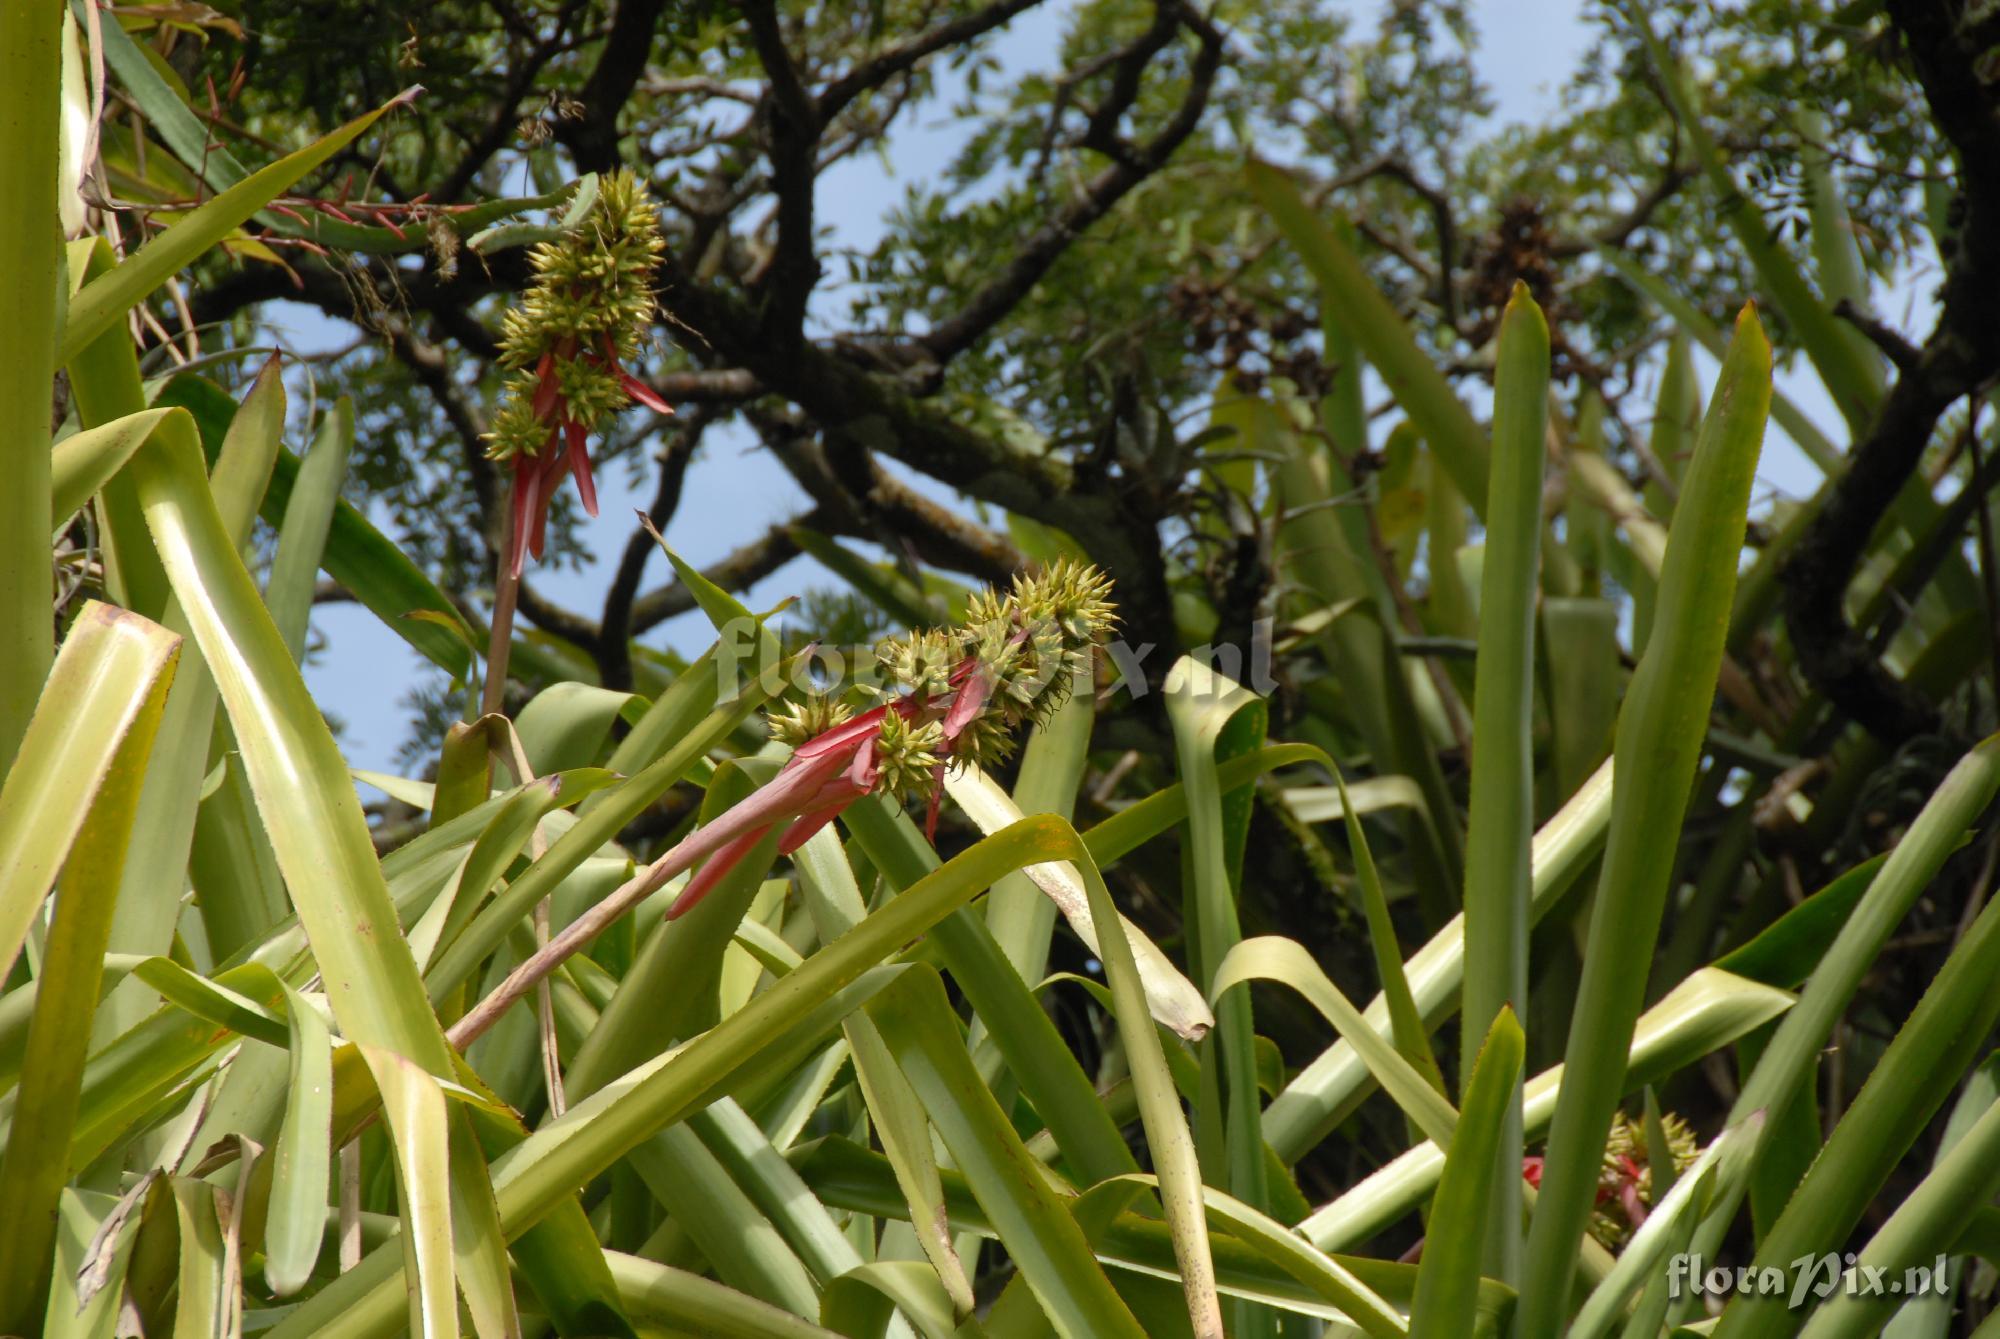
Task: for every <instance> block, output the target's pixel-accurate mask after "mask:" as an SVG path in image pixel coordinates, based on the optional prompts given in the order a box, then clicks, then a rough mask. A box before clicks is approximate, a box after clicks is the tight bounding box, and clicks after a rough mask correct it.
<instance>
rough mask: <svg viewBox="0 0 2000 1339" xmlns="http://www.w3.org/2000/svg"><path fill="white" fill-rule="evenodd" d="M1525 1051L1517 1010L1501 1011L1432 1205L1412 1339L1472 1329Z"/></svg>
mask: <svg viewBox="0 0 2000 1339" xmlns="http://www.w3.org/2000/svg"><path fill="white" fill-rule="evenodd" d="M1526 1048H1527V1039H1526V1038H1525V1037H1524V1036H1523V1035H1522V1032H1521V1025H1520V1024H1519V1023H1517V1022H1516V1021H1515V1020H1514V1011H1513V1010H1512V1009H1509V1008H1506V1007H1504V1006H1503V1007H1502V1008H1501V1010H1500V1013H1499V1014H1498V1016H1497V1017H1495V1018H1494V1020H1493V1026H1492V1028H1491V1029H1489V1030H1488V1032H1487V1034H1486V1044H1485V1045H1484V1046H1482V1047H1480V1048H1479V1058H1478V1061H1477V1063H1475V1065H1474V1066H1473V1070H1472V1074H1471V1082H1470V1083H1468V1084H1467V1085H1466V1088H1465V1112H1464V1118H1463V1119H1462V1120H1460V1122H1459V1125H1458V1129H1459V1137H1458V1139H1457V1141H1456V1142H1455V1143H1453V1145H1452V1147H1451V1150H1450V1151H1449V1152H1448V1153H1446V1155H1445V1162H1444V1175H1443V1176H1442V1177H1441V1178H1439V1180H1438V1188H1437V1198H1436V1199H1435V1200H1433V1201H1432V1203H1431V1216H1430V1230H1429V1232H1428V1233H1427V1234H1426V1235H1425V1237H1424V1258H1423V1263H1422V1264H1421V1265H1419V1266H1418V1268H1417V1298H1416V1304H1415V1305H1414V1306H1413V1307H1412V1308H1411V1310H1410V1334H1411V1336H1412V1339H1457V1337H1458V1336H1459V1335H1462V1334H1468V1333H1470V1332H1471V1330H1472V1318H1473V1316H1474V1314H1475V1313H1476V1311H1477V1308H1478V1300H1479V1277H1480V1268H1479V1266H1480V1261H1481V1259H1482V1258H1484V1256H1485V1254H1486V1251H1487V1236H1488V1234H1487V1229H1486V1224H1487V1216H1488V1214H1489V1213H1491V1212H1493V1207H1492V1201H1493V1180H1494V1172H1493V1168H1494V1159H1495V1157H1496V1155H1497V1153H1498V1152H1499V1149H1500V1146H1501V1136H1502V1134H1503V1132H1504V1131H1506V1129H1507V1108H1508V1107H1509V1106H1510V1105H1512V1104H1513V1103H1514V1102H1515V1101H1516V1100H1518V1099H1517V1097H1516V1094H1517V1093H1518V1092H1519V1091H1520V1082H1521V1060H1522V1057H1523V1055H1524V1054H1525V1052H1526ZM1510 1170H1511V1169H1510ZM1515 1175H1516V1177H1517V1178H1518V1175H1519V1173H1518V1170H1515Z"/></svg>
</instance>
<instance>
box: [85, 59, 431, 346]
mask: <svg viewBox="0 0 2000 1339" xmlns="http://www.w3.org/2000/svg"><path fill="white" fill-rule="evenodd" d="M409 96H410V95H409V94H398V95H397V96H396V97H394V98H392V99H390V100H389V101H388V102H385V103H384V104H382V105H381V106H380V107H377V108H376V109H375V110H374V111H372V112H368V113H366V114H364V115H361V116H357V117H356V118H354V119H353V120H352V121H349V122H348V123H347V124H346V125H344V126H342V127H341V128H340V129H338V130H336V131H334V132H333V133H332V134H330V135H326V136H323V137H322V138H320V139H318V140H316V141H314V142H313V143H312V144H310V145H308V146H307V147H306V148H303V149H300V150H299V151H298V152H297V153H293V154H288V155H286V156H285V157H283V158H280V159H279V160H278V161H277V162H275V163H272V164H271V165H270V166H269V167H266V168H263V169H261V170H259V171H257V172H254V173H252V174H251V175H250V176H248V177H245V178H244V179H243V180H242V181H240V182H238V183H237V184H236V185H234V186H231V187H230V188H229V189H228V190H226V191H224V192H222V193H221V194H220V195H218V196H216V197H215V198H214V199H212V200H210V201H208V202H207V203H206V204H203V205H201V206H199V207H198V208H196V209H195V210H193V211H192V212H191V213H189V214H188V215H187V216H186V217H185V218H183V219H181V220H180V221H179V222H177V223H175V224H173V226H171V227H169V228H168V229H167V230H166V231H165V232H162V233H161V234H159V236H157V237H155V238H153V240H152V241H150V242H148V243H147V244H146V245H145V246H142V247H140V248H139V249H138V250H137V251H135V252H133V253H132V255H130V256H129V257H127V258H126V259H125V260H123V261H121V262H120V263H119V264H118V266H117V267H116V268H114V269H113V270H112V271H111V272H110V273H109V274H106V275H104V276H103V277H102V278H98V279H93V280H91V281H90V282H89V283H87V284H85V285H84V286H83V288H82V290H81V291H80V292H78V293H77V295H76V296H75V297H73V298H71V299H70V303H69V319H68V322H67V324H65V325H64V326H63V332H62V339H61V342H60V343H59V344H58V346H57V349H56V363H57V365H58V366H68V364H69V361H70V359H72V358H74V357H75V356H76V355H77V354H78V353H79V352H80V351H82V350H83V348H84V347H85V346H87V345H88V344H89V343H90V342H91V341H92V340H94V339H96V338H97V337H98V336H99V335H101V334H103V333H104V332H105V331H107V330H109V329H110V328H111V327H112V325H113V324H115V323H116V322H117V321H118V320H119V319H120V318H122V317H123V316H124V315H125V313H126V312H128V311H130V310H131V309H132V308H133V307H135V306H137V305H138V304H139V303H140V302H142V301H144V300H145V298H146V296H147V294H149V293H151V292H152V291H153V290H154V289H156V288H158V287H159V286H160V285H161V284H163V283H165V282H166V281H167V280H168V279H170V278H172V277H173V275H174V274H176V273H177V272H178V271H179V270H180V269H181V268H182V267H184V266H186V265H188V264H190V263H192V262H193V261H194V260H195V259H196V258H197V257H199V256H200V255H201V254H202V253H203V252H205V251H207V250H208V249H209V248H210V247H212V246H214V245H216V244H217V243H218V242H220V241H221V240H222V239H223V238H225V237H227V236H228V235H229V234H230V233H232V232H234V231H235V230H236V229H237V228H238V227H240V226H241V225H242V224H243V223H244V221H245V220H247V219H249V218H250V216H251V215H253V214H255V213H256V212H257V211H258V210H260V209H262V208H263V207H264V206H265V205H267V204H269V203H270V202H271V201H272V200H275V199H276V198H277V197H278V196H280V195H282V194H284V192H285V191H286V190H287V189H289V188H290V187H291V186H292V185H294V184H295V183H297V182H298V181H299V180H300V179H301V178H303V177H304V176H305V175H306V174H307V173H309V172H311V171H312V170H313V169H314V168H316V167H318V166H320V165H321V164H322V163H324V162H326V161H327V160H328V159H329V158H332V157H333V156H334V155H335V154H337V153H339V152H340V151H341V150H342V149H344V148H346V147H347V146H348V145H349V144H352V143H353V142H354V141H355V140H356V139H357V138H359V137H360V135H361V134H362V132H364V131H366V130H367V129H368V127H370V126H372V125H374V124H375V122H377V121H378V120H380V119H381V118H382V117H383V115H384V114H386V113H387V112H389V111H391V110H392V109H394V108H396V107H399V106H401V105H402V104H403V103H404V102H405V101H407V100H408V98H409Z"/></svg>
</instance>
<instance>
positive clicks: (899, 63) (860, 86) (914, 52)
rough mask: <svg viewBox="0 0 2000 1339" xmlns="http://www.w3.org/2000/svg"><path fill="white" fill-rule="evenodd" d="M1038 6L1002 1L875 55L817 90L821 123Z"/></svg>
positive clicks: (1032, 0) (1026, 0)
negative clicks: (922, 63) (932, 59)
mask: <svg viewBox="0 0 2000 1339" xmlns="http://www.w3.org/2000/svg"><path fill="white" fill-rule="evenodd" d="M1040 3H1041V0H1002V2H1001V3H1000V4H996V5H988V6H987V7H986V8H985V9H981V10H976V11H974V12H973V13H970V14H967V15H964V16H963V17H960V18H956V19H952V20H950V21H948V22H945V23H940V24H937V25H935V26H934V27H930V28H926V29H925V30H924V31H923V32H920V33H918V34H917V35H916V36H915V37H912V38H910V39H909V40H908V41H906V42H900V43H898V44H897V45H895V46H892V47H890V48H889V49H888V50H886V51H881V52H877V53H876V54H875V55H873V56H871V57H869V58H868V59H867V60H865V61H863V62H861V63H860V64H859V65H856V66H855V67H854V68H853V69H851V70H849V71H848V72H847V73H846V74H843V75H842V76H840V78H838V79H835V80H834V81H833V82H832V83H830V84H828V85H827V86H826V87H825V88H823V89H821V90H820V94H819V117H820V120H821V121H822V122H829V121H832V120H833V118H834V117H836V116H838V115H840V113H841V111H842V110H843V109H845V108H846V106H847V104H848V103H850V102H852V101H854V99H855V98H857V97H859V96H860V95H861V94H863V93H865V92H867V91H868V90H869V89H872V88H879V87H880V86H881V85H882V84H884V83H886V82H888V81H889V80H890V79H893V78H894V77H895V76H897V75H899V74H901V73H902V72H903V71H905V70H907V69H910V68H911V67H912V66H914V65H916V64H917V62H918V61H921V60H923V59H924V58H925V57H926V56H931V55H935V54H936V53H937V52H940V51H942V50H944V49H945V48H946V47H954V46H958V45H960V44H961V43H964V42H969V41H971V40H972V39H973V38H975V37H978V36H980V35H981V34H983V33H987V32H990V31H992V30H993V29H995V28H998V27H999V26H1000V25H1001V24H1003V23H1006V22H1007V21H1008V20H1009V19H1012V18H1013V17H1014V16H1015V15H1017V14H1020V13H1022V12H1023V11H1025V10H1029V9H1033V8H1034V7H1035V6H1036V5H1038V4H1040Z"/></svg>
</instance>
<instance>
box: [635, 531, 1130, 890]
mask: <svg viewBox="0 0 2000 1339" xmlns="http://www.w3.org/2000/svg"><path fill="white" fill-rule="evenodd" d="M1110 593H1111V583H1110V581H1109V580H1107V579H1106V578H1105V577H1104V576H1103V574H1101V573H1100V572H1098V571H1097V569H1096V568H1094V567H1088V566H1085V565H1082V564H1079V563H1070V562H1062V563H1058V564H1056V565H1054V566H1052V567H1050V568H1048V569H1046V570H1044V571H1042V572H1040V573H1037V574H1034V575H1024V576H1021V577H1018V578H1016V579H1015V581H1014V583H1013V586H1012V588H1011V589H1010V590H1009V591H1008V592H1007V593H1006V594H1005V595H1000V594H997V593H995V592H993V591H991V590H987V591H982V592H980V593H979V594H978V595H977V596H975V597H974V598H973V600H972V603H971V605H970V609H969V612H970V614H971V617H970V618H969V619H968V621H967V622H965V623H964V624H962V625H960V626H958V627H956V628H933V629H922V630H919V631H916V632H912V633H909V634H908V635H906V636H902V637H895V638H890V639H888V640H886V641H884V642H883V643H882V644H881V645H880V646H879V647H877V648H876V653H877V657H878V659H879V660H880V661H881V664H882V666H883V669H884V670H885V672H886V675H887V678H888V681H889V687H888V689H887V690H886V693H887V696H888V700H887V701H885V702H882V703H881V704H880V705H878V706H875V707H873V708H871V709H870V710H867V711H864V712H861V713H860V714H858V715H856V714H854V713H853V710H852V709H851V708H850V707H849V705H848V704H847V703H845V702H843V701H841V700H840V699H838V698H835V697H825V696H820V695H813V696H809V697H807V698H806V699H804V700H803V701H801V702H798V703H794V704H793V705H790V706H787V707H785V708H783V709H780V710H774V711H773V712H772V713H771V715H770V718H769V720H770V726H771V734H772V736H773V737H774V738H776V739H777V740H778V741H780V742H781V743H786V744H790V745H791V746H792V756H791V758H790V759H789V760H787V761H786V763H785V765H784V766H783V767H782V768H780V769H779V770H778V775H777V776H775V777H773V778H772V779H771V781H770V782H768V783H767V784H765V785H764V786H762V787H760V788H759V789H758V790H757V792H756V793H755V794H753V795H751V796H750V797H749V798H748V799H746V800H744V801H743V802H742V803H740V804H738V805H736V806H735V807H734V808H731V809H730V810H729V811H728V812H726V813H724V814H722V815H721V816H720V817H718V818H717V819H716V820H715V821H714V822H713V823H711V824H710V825H709V827H707V828H703V829H700V830H698V831H697V832H696V834H694V837H691V838H690V840H691V841H692V840H694V839H695V838H703V839H704V842H705V843H712V844H704V845H703V846H702V848H701V849H703V850H704V851H705V852H706V853H707V854H706V858H705V859H704V860H703V863H702V864H701V868H700V869H699V870H698V871H697V872H696V873H695V876H694V877H693V878H692V879H690V880H689V881H688V884H687V886H686V887H685V888H684V889H683V890H682V891H681V894H680V896H679V897H678V898H677V899H676V900H675V902H674V904H673V906H672V908H671V909H669V910H668V912H667V916H668V918H669V919H672V918H674V917H677V916H680V915H682V914H683V913H685V912H686V911H687V910H688V909H689V908H690V907H692V906H694V905H695V904H696V903H698V902H700V901H701V899H702V898H703V897H705V896H707V894H708V892H709V890H710V889H711V888H713V887H714V886H715V885H716V883H717V882H718V881H720V880H721V879H722V877H723V876H724V875H726V874H727V873H728V872H729V870H730V869H731V868H733V867H734V866H735V865H736V864H737V863H738V862H740V861H741V860H742V859H743V858H744V857H745V856H746V855H747V854H748V853H749V852H750V851H751V850H752V849H754V848H755V846H756V844H757V842H758V841H759V840H761V839H762V838H763V837H764V836H766V835H767V834H769V833H771V832H773V831H781V832H782V836H781V837H780V839H779V843H778V852H779V854H780V855H788V854H790V853H791V852H792V851H794V850H796V849H797V848H798V847H799V846H801V845H803V844H804V843H805V842H806V840H807V839H809V838H810V837H811V836H812V835H813V834H814V833H815V832H818V831H819V830H820V829H821V828H823V827H825V826H826V825H827V824H828V823H831V822H832V821H833V820H834V819H836V818H838V817H839V816H840V815H841V814H842V813H843V812H844V811H845V810H846V809H847V808H848V806H849V805H852V804H853V803H854V802H855V801H856V800H859V799H861V798H862V797H863V796H865V795H870V794H874V793H877V792H880V793H882V794H886V795H892V796H895V797H896V798H897V799H908V800H919V801H922V802H923V804H924V807H925V814H924V832H925V835H926V836H935V834H936V831H937V820H938V808H939V800H940V797H941V796H942V794H943V790H944V787H943V784H942V783H943V781H944V774H945V771H946V770H947V769H948V768H951V767H956V766H964V765H966V764H972V765H991V764H994V763H997V762H1000V761H1004V760H1005V758H1006V757H1007V756H1008V755H1009V754H1010V753H1011V752H1012V749H1013V746H1014V739H1013V735H1014V731H1015V730H1017V729H1018V728H1019V727H1020V726H1021V725H1022V724H1023V723H1025V722H1028V721H1039V720H1042V719H1044V718H1046V716H1047V715H1048V713H1049V712H1051V711H1053V710H1054V709H1055V708H1056V707H1057V706H1058V705H1060V704H1061V702H1062V700H1063V698H1064V697H1065V696H1067V694H1068V693H1069V691H1070V689H1071V684H1072V681H1073V680H1074V679H1075V678H1076V677H1077V676H1078V675H1080V674H1086V673H1088V672H1089V669H1090V665H1091V662H1092V657H1093V656H1094V655H1095V653H1096V651H1097V648H1098V647H1099V646H1101V645H1103V643H1104V641H1105V639H1106V638H1107V637H1108V636H1109V635H1110V633H1111V630H1112V629H1113V628H1114V627H1115V626H1116V624H1117V617H1116V614H1115V612H1114V611H1113V609H1112V606H1111V602H1110Z"/></svg>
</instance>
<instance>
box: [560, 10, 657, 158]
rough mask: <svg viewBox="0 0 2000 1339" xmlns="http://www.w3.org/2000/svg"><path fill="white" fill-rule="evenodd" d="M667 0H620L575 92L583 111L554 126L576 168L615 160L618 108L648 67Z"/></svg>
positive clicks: (630, 93)
mask: <svg viewBox="0 0 2000 1339" xmlns="http://www.w3.org/2000/svg"><path fill="white" fill-rule="evenodd" d="M666 7H667V6H666V0H620V2H619V5H618V12H617V13H616V14H614V15H613V16H612V19H611V31H610V32H609V33H607V34H606V35H605V38H604V54H603V55H602V56H600V57H599V58H598V61H597V68H595V69H594V70H592V71H591V72H590V78H589V79H588V80H586V81H585V83H584V85H583V88H582V89H581V90H580V91H579V92H578V94H577V100H578V101H579V102H581V103H583V109H584V110H583V116H582V117H580V118H579V119H576V120H573V121H564V122H560V123H559V124H558V125H557V126H556V138H557V139H559V140H561V141H562V143H563V146H564V147H565V148H567V149H568V150H569V152H570V156H571V157H572V158H574V159H576V166H577V170H578V171H579V172H609V171H611V169H613V168H615V167H617V166H618V114H619V112H621V111H622V110H624V107H625V103H626V101H627V100H628V99H630V98H631V96H632V90H633V88H634V87H636V86H637V84H638V82H639V77H640V76H641V75H643V74H644V73H645V72H646V58H647V57H648V56H650V55H651V54H652V51H653V30H654V29H655V28H657V27H659V23H660V15H661V14H662V13H663V12H664V11H665V10H666Z"/></svg>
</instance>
